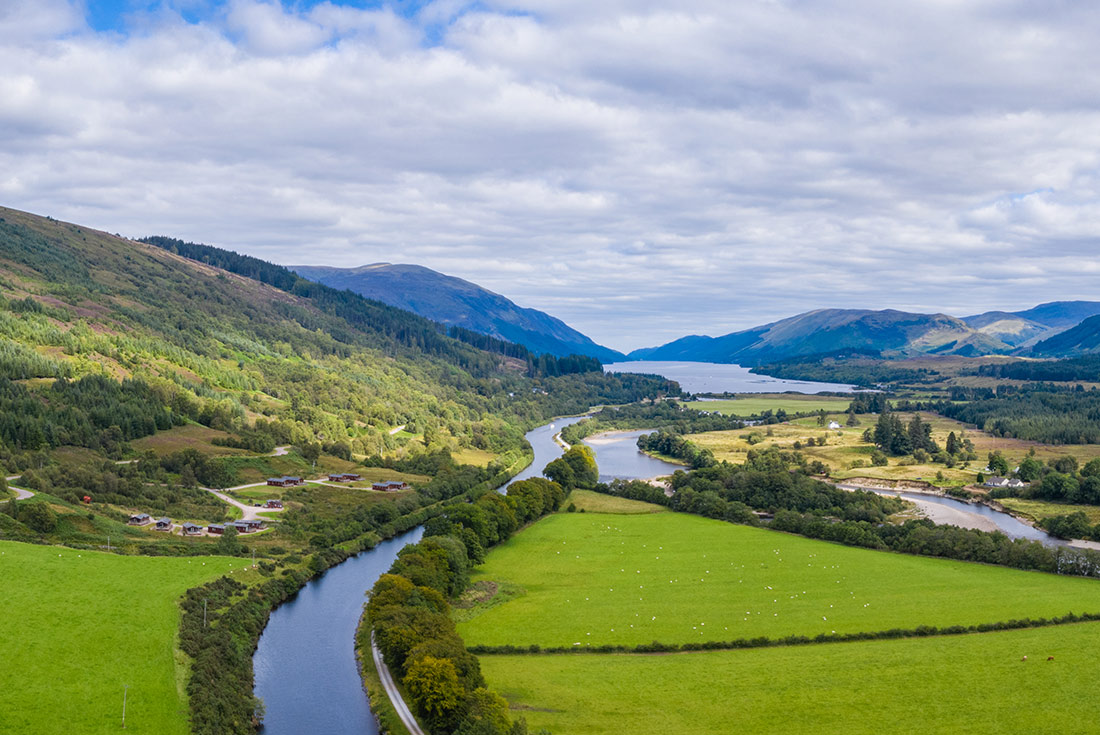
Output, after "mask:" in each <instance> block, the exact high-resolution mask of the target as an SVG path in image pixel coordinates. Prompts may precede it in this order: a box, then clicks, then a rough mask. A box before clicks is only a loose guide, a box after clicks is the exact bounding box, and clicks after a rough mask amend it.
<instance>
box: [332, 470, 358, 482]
mask: <svg viewBox="0 0 1100 735" xmlns="http://www.w3.org/2000/svg"><path fill="white" fill-rule="evenodd" d="M361 479H363V478H362V476H360V475H357V474H355V473H354V472H339V473H336V474H332V475H329V476H328V480H329V482H358V481H359V480H361Z"/></svg>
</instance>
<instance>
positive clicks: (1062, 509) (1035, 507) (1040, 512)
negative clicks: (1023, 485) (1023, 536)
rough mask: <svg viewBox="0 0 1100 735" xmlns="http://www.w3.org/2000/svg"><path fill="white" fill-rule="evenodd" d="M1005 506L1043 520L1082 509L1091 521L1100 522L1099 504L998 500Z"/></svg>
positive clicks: (1020, 499) (1019, 513)
mask: <svg viewBox="0 0 1100 735" xmlns="http://www.w3.org/2000/svg"><path fill="white" fill-rule="evenodd" d="M997 502H998V503H1000V504H1001V505H1003V506H1004V507H1005V508H1008V509H1009V510H1010V511H1012V513H1013V514H1015V515H1018V516H1025V517H1027V518H1030V519H1031V520H1033V521H1041V520H1043V519H1044V518H1050V517H1051V516H1064V515H1068V514H1069V513H1077V512H1078V511H1080V512H1081V513H1084V514H1085V515H1086V516H1088V518H1089V523H1092V524H1094V525H1095V524H1097V523H1100V506H1097V505H1071V504H1069V503H1049V502H1046V501H1044V500H1024V499H1023V498H1001V499H1000V500H998V501H997Z"/></svg>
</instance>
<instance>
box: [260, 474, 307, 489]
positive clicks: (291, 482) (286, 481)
mask: <svg viewBox="0 0 1100 735" xmlns="http://www.w3.org/2000/svg"><path fill="white" fill-rule="evenodd" d="M267 484H268V485H270V486H272V487H294V486H295V485H304V484H305V480H303V479H302V478H300V477H291V476H286V477H269V478H267Z"/></svg>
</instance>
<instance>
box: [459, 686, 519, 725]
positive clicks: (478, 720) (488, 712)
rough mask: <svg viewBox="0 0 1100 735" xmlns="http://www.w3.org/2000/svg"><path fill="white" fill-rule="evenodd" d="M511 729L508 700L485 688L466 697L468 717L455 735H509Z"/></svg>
mask: <svg viewBox="0 0 1100 735" xmlns="http://www.w3.org/2000/svg"><path fill="white" fill-rule="evenodd" d="M511 731H512V722H511V720H510V719H509V716H508V702H507V700H505V699H504V697H502V696H500V695H499V694H497V693H496V692H491V691H489V690H488V689H484V688H479V689H475V690H474V691H472V692H470V695H469V696H468V697H467V698H466V717H465V718H464V719H463V720H462V724H461V725H459V726H458V729H457V730H455V735H508V733H510V732H511Z"/></svg>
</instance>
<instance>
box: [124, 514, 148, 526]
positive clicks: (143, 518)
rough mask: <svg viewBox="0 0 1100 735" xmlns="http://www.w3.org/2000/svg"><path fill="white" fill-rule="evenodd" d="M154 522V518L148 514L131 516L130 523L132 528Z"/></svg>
mask: <svg viewBox="0 0 1100 735" xmlns="http://www.w3.org/2000/svg"><path fill="white" fill-rule="evenodd" d="M152 520H153V519H152V517H151V516H150V515H149V514H148V513H135V514H134V515H132V516H130V521H129V523H130V525H131V526H144V525H145V524H146V523H149V522H150V521H152Z"/></svg>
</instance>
